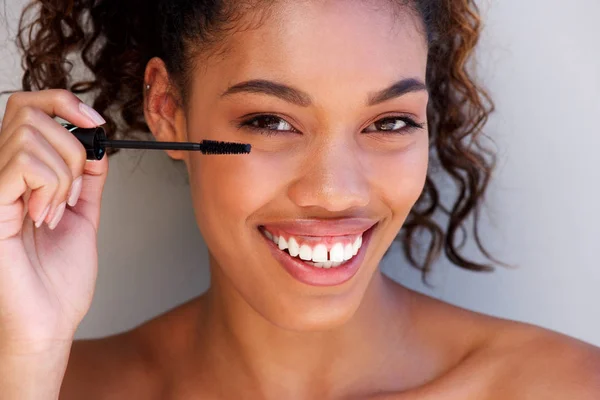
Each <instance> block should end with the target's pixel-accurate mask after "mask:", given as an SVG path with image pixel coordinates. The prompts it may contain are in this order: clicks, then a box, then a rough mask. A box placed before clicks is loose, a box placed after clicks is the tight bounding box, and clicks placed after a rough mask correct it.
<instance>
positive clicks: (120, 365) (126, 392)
mask: <svg viewBox="0 0 600 400" xmlns="http://www.w3.org/2000/svg"><path fill="white" fill-rule="evenodd" d="M190 304H191V303H190ZM190 304H188V303H186V304H184V305H181V306H179V307H176V308H174V309H172V310H170V311H168V312H166V313H164V314H161V315H159V316H158V317H156V318H154V319H152V320H150V321H147V322H146V323H144V324H142V325H140V326H138V327H136V328H135V329H133V330H130V331H127V332H123V333H120V334H117V335H112V336H109V337H105V338H100V339H89V340H77V341H75V342H74V343H73V347H72V349H71V355H70V357H69V364H68V366H67V371H66V373H65V377H64V379H63V385H62V387H61V393H60V400H71V399H73V400H75V399H76V400H80V399H83V398H85V399H88V400H94V399H108V398H110V399H116V400H118V399H148V400H152V399H161V398H163V397H162V393H163V390H164V383H165V379H164V373H163V372H164V370H167V369H168V368H169V366H168V362H166V361H165V360H166V359H169V358H170V357H169V355H168V354H167V355H165V354H164V353H165V351H176V349H177V348H178V347H181V346H182V340H180V339H181V338H179V337H178V332H181V331H182V330H181V329H178V327H179V326H180V325H181V323H182V322H184V321H189V320H190V319H189V318H187V317H186V316H185V315H187V314H188V313H189V309H190ZM166 343H168V344H169V345H168V346H165V344H166Z"/></svg>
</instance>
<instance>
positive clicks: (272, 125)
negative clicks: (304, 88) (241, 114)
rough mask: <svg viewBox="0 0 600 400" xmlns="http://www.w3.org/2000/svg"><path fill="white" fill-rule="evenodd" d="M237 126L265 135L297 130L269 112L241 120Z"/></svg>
mask: <svg viewBox="0 0 600 400" xmlns="http://www.w3.org/2000/svg"><path fill="white" fill-rule="evenodd" d="M239 127H240V128H241V127H247V128H250V129H253V130H256V131H258V132H259V133H262V134H266V135H275V134H277V132H298V131H297V130H296V129H294V127H293V126H292V125H291V124H290V123H289V122H287V121H286V120H284V119H283V118H281V117H278V116H276V115H270V114H263V115H257V116H255V117H253V118H250V119H247V120H245V121H242V122H241V123H240V124H239Z"/></svg>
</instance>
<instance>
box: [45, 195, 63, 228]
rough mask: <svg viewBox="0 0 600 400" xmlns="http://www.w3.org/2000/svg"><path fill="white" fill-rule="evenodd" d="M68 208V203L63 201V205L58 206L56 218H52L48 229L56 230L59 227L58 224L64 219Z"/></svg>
mask: <svg viewBox="0 0 600 400" xmlns="http://www.w3.org/2000/svg"><path fill="white" fill-rule="evenodd" d="M66 206H67V203H66V202H65V201H63V202H62V203H60V204H59V205H58V207H56V212H55V213H54V217H53V218H52V221H50V223H49V224H48V227H49V228H50V229H54V228H56V225H58V222H59V221H60V219H61V218H62V216H63V214H64V212H65V207H66Z"/></svg>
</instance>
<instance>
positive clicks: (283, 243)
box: [277, 236, 288, 250]
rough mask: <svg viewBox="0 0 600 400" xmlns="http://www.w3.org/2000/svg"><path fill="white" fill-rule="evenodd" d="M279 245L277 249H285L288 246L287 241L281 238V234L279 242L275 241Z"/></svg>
mask: <svg viewBox="0 0 600 400" xmlns="http://www.w3.org/2000/svg"><path fill="white" fill-rule="evenodd" d="M277 245H278V246H279V250H285V249H287V248H288V243H287V241H286V240H285V239H284V238H283V236H279V242H278V243H277Z"/></svg>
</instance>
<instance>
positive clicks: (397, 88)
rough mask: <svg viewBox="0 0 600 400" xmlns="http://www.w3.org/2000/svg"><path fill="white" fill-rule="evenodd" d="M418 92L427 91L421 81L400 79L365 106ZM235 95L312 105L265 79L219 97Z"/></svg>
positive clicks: (293, 91) (302, 94)
mask: <svg viewBox="0 0 600 400" xmlns="http://www.w3.org/2000/svg"><path fill="white" fill-rule="evenodd" d="M418 91H427V85H425V83H424V82H423V81H421V80H420V79H416V78H407V79H402V80H399V81H397V82H395V83H393V84H392V85H391V86H389V87H387V88H385V89H383V90H380V91H378V92H375V93H372V94H370V95H369V96H368V99H367V105H368V106H374V105H377V104H379V103H383V102H384V101H387V100H391V99H393V98H396V97H400V96H403V95H405V94H407V93H411V92H418ZM235 93H259V94H266V95H270V96H275V97H278V98H280V99H282V100H285V101H287V102H288V103H292V104H295V105H297V106H301V107H308V106H310V105H311V104H312V99H311V97H310V95H308V94H307V93H305V92H303V91H301V90H299V89H296V88H294V87H291V86H288V85H284V84H282V83H278V82H274V81H269V80H265V79H252V80H249V81H245V82H240V83H236V84H235V85H233V86H230V87H229V88H228V89H227V90H226V91H225V92H223V94H221V97H225V96H229V95H232V94H235Z"/></svg>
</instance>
